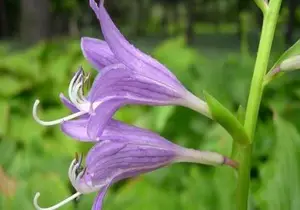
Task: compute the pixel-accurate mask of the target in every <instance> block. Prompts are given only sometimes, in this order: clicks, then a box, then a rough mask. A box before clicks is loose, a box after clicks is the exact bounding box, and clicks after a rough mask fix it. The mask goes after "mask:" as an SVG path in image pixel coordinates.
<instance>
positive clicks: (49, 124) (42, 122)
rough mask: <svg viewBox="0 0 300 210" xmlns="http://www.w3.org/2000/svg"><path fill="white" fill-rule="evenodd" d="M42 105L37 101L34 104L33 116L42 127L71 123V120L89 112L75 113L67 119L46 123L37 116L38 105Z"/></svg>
mask: <svg viewBox="0 0 300 210" xmlns="http://www.w3.org/2000/svg"><path fill="white" fill-rule="evenodd" d="M39 103H40V100H35V102H34V104H33V108H32V115H33V118H34V119H35V120H36V121H37V122H38V123H39V124H41V125H44V126H51V125H57V124H60V123H63V122H65V121H69V120H72V119H75V118H77V117H80V116H82V115H84V114H86V113H87V112H86V111H79V112H76V113H73V114H70V115H68V116H66V117H62V118H60V119H57V120H52V121H44V120H41V119H40V118H39V117H38V114H37V108H38V105H39Z"/></svg>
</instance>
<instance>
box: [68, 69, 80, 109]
mask: <svg viewBox="0 0 300 210" xmlns="http://www.w3.org/2000/svg"><path fill="white" fill-rule="evenodd" d="M82 77H83V74H82V72H80V74H79V75H75V76H74V77H73V78H72V80H71V82H70V85H69V98H70V100H71V101H72V102H73V104H75V105H77V104H78V103H77V100H76V99H77V92H78V90H77V88H78V89H79V87H80V86H81V84H82Z"/></svg>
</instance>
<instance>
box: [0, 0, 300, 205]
mask: <svg viewBox="0 0 300 210" xmlns="http://www.w3.org/2000/svg"><path fill="white" fill-rule="evenodd" d="M105 5H106V8H107V9H108V11H109V13H110V15H111V16H112V18H113V20H114V22H115V23H116V24H117V25H118V27H119V28H120V30H121V31H122V33H124V34H125V36H126V37H127V38H128V39H129V40H130V41H131V42H132V43H134V44H135V45H136V46H137V47H138V48H140V49H142V50H144V51H146V52H148V53H149V54H151V55H152V56H154V57H155V58H157V59H158V60H159V61H160V62H161V63H163V64H165V65H166V66H167V67H169V69H170V70H171V71H172V72H173V73H174V74H175V75H176V76H177V77H178V78H179V80H180V81H182V83H183V84H185V85H186V86H187V88H188V89H190V90H191V91H192V92H193V93H195V94H196V95H198V96H199V97H201V96H202V91H203V90H206V91H208V92H209V93H210V94H212V95H213V96H215V97H216V98H217V99H218V100H220V101H221V102H222V103H223V104H224V105H225V106H227V107H228V108H229V109H231V110H232V111H233V112H236V110H237V108H238V107H239V106H240V105H241V106H243V107H245V105H246V102H247V95H248V90H249V85H250V80H251V75H252V72H253V66H254V62H255V56H256V49H257V45H258V40H259V35H260V27H261V22H262V16H261V13H260V11H259V10H258V9H257V7H256V5H255V4H254V1H252V0H228V1H225V0H211V1H207V0H185V1H184V0H132V1H129V0H126V1H125V0H106V2H105ZM299 29H300V5H299V1H297V0H283V5H282V8H281V12H280V18H279V23H278V27H277V31H276V35H275V40H274V46H273V50H272V55H271V59H270V67H271V66H272V64H273V63H274V61H275V60H276V59H277V58H278V57H279V56H280V54H282V53H283V52H284V50H285V49H287V47H289V46H290V45H291V44H293V43H294V42H295V41H296V40H298V38H299V34H300V31H299ZM82 36H92V37H98V38H101V33H100V27H99V23H98V22H97V19H96V17H95V15H94V13H93V11H92V10H91V9H90V8H89V6H88V0H76V1H75V0H74V1H70V0H15V1H11V0H0V40H1V41H0V85H1V87H0V209H3V210H6V209H9V210H10V209H12V210H14V209H16V210H17V209H18V210H19V209H26V210H27V209H33V205H32V199H33V196H34V194H35V193H36V192H38V191H39V192H41V198H40V204H41V205H42V206H49V205H52V204H54V203H56V202H58V201H59V200H62V199H64V198H65V197H67V196H69V195H70V194H71V193H74V189H73V188H72V186H71V185H70V182H69V180H68V177H67V169H68V166H69V164H70V162H71V160H72V159H73V158H74V153H75V152H83V153H84V154H86V152H87V151H88V149H89V148H90V147H91V146H92V145H91V144H88V143H80V142H77V141H75V140H72V139H70V138H68V137H66V136H64V134H63V133H62V132H61V131H60V129H59V126H53V127H47V128H45V127H43V126H41V125H39V124H37V123H36V122H35V121H34V120H33V118H32V115H31V110H32V105H33V102H34V100H35V99H37V98H39V99H40V100H41V101H42V107H40V116H41V117H42V119H56V118H58V117H60V116H65V115H66V114H67V113H68V111H67V110H66V109H65V108H64V107H63V106H62V105H61V103H60V102H59V97H58V95H59V93H60V92H63V93H65V94H66V92H67V87H68V83H69V81H70V79H71V77H72V75H73V73H74V72H75V71H76V70H77V68H78V66H79V65H82V66H83V67H84V69H85V70H86V71H90V72H92V73H93V74H95V72H96V71H95V70H93V69H92V68H91V66H90V65H89V64H88V63H87V62H86V61H85V60H84V58H83V56H82V53H81V50H80V37H82ZM299 84H300V83H299V74H298V72H292V73H289V74H287V75H285V76H284V77H281V78H279V79H278V80H277V81H274V82H272V83H271V84H270V85H269V86H268V87H267V88H266V90H265V94H264V99H263V102H262V105H261V111H260V117H259V121H258V126H257V134H256V143H255V150H254V154H253V159H252V163H253V167H252V170H251V179H252V185H251V196H250V209H253V210H299V209H300V200H299V197H300V163H299V160H300V134H299V129H300V114H299V113H300V112H299V111H300V103H299V98H300V85H299ZM115 117H116V118H118V119H120V120H123V121H125V122H127V123H131V124H135V125H138V126H141V127H144V128H148V129H151V130H153V131H156V132H159V133H160V134H161V135H162V136H164V137H166V138H168V139H170V140H172V141H174V142H176V143H178V144H180V145H183V146H187V147H192V148H195V149H202V150H212V151H218V152H221V153H223V154H225V155H230V153H231V139H230V137H229V136H228V134H227V133H226V132H225V131H224V130H223V128H221V127H220V126H219V125H217V124H215V123H214V122H212V121H210V120H207V119H206V118H205V117H203V116H201V115H199V114H197V113H195V112H193V111H191V110H188V109H186V108H182V107H146V106H127V107H124V108H122V109H121V110H120V111H118V112H117V114H116V116H115ZM234 177H235V176H234V174H233V173H232V171H231V170H230V169H228V168H226V167H219V168H212V167H206V166H199V165H195V164H176V165H174V166H171V167H168V168H165V169H160V170H158V171H155V172H153V173H149V174H147V175H144V176H140V177H137V178H132V179H129V180H126V181H122V182H120V183H118V184H116V185H114V187H112V189H110V191H109V194H108V195H107V198H106V200H105V204H104V209H131V210H134V209H144V210H148V209H149V210H150V209H151V210H156V209H157V210H160V209H170V210H171V209H172V210H176V209H178V210H179V209H180V210H181V209H188V210H216V209H218V210H232V209H234V205H233V204H234V189H235V180H234ZM94 196H95V194H91V195H85V196H83V197H82V198H81V199H80V200H79V201H74V202H72V203H70V204H68V205H66V206H65V207H63V208H61V209H70V210H71V209H76V210H83V209H90V208H91V205H92V201H93V198H94Z"/></svg>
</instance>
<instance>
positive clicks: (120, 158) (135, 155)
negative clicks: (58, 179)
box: [34, 127, 237, 210]
mask: <svg viewBox="0 0 300 210" xmlns="http://www.w3.org/2000/svg"><path fill="white" fill-rule="evenodd" d="M128 128H129V127H128ZM130 129H131V132H127V134H125V136H126V137H125V138H122V135H118V136H115V139H114V140H104V141H101V142H99V143H97V144H95V145H94V147H93V148H92V149H91V150H90V151H89V153H88V155H87V157H86V161H85V162H86V165H85V167H82V166H81V164H82V157H80V158H78V157H76V158H75V159H74V160H73V161H72V163H71V165H70V168H69V172H68V174H69V178H70V181H71V183H72V185H73V187H74V188H75V189H76V191H77V192H76V193H75V194H74V195H72V196H70V197H69V198H67V199H65V200H64V201H62V202H60V203H58V204H56V205H54V206H52V207H49V208H41V207H39V205H38V202H37V200H38V197H39V195H40V194H39V193H37V194H36V196H35V198H34V205H35V208H36V209H38V210H46V209H47V210H54V209H57V208H59V207H60V206H62V205H64V204H66V203H68V202H69V201H71V200H73V199H75V198H76V197H78V196H80V195H82V194H88V193H91V192H96V191H97V192H99V193H98V196H97V197H96V199H95V201H94V205H93V207H92V209H93V210H100V209H101V208H102V201H103V198H104V196H105V194H106V192H107V189H108V188H109V186H111V185H112V184H113V183H115V182H118V181H120V180H122V179H126V178H129V177H134V176H137V175H140V174H143V173H147V172H150V171H153V170H156V169H158V168H161V167H164V166H167V165H170V164H172V163H176V162H193V163H201V164H208V165H221V164H226V165H229V166H231V167H236V166H237V164H236V163H235V162H234V161H232V160H230V159H228V158H226V157H224V156H222V155H220V154H218V153H214V152H208V151H198V150H193V149H188V148H183V147H180V146H178V145H176V144H173V143H171V142H169V141H168V140H166V139H164V138H162V137H160V136H159V135H157V134H154V133H151V132H150V131H146V130H145V131H144V132H143V130H142V129H137V128H135V127H131V128H130ZM129 133H131V134H130V135H128V134H129ZM141 134H143V135H144V136H141ZM117 139H118V140H117Z"/></svg>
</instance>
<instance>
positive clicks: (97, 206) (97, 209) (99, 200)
mask: <svg viewBox="0 0 300 210" xmlns="http://www.w3.org/2000/svg"><path fill="white" fill-rule="evenodd" d="M108 188H109V185H106V186H105V187H104V188H103V189H101V191H100V192H99V193H98V195H97V197H96V198H95V200H94V204H93V207H92V210H101V209H102V204H103V199H104V196H105V195H106V193H107V190H108Z"/></svg>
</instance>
